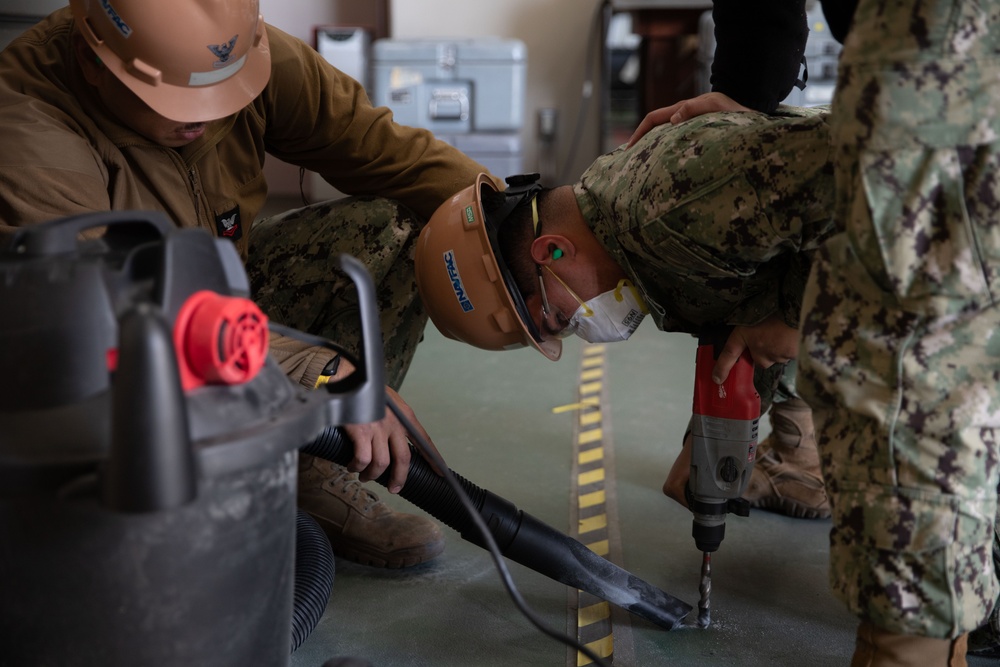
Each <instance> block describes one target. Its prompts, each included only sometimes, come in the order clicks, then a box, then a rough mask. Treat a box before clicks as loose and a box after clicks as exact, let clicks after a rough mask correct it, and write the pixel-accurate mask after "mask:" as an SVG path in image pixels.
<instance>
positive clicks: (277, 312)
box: [0, 0, 484, 567]
mask: <svg viewBox="0 0 1000 667" xmlns="http://www.w3.org/2000/svg"><path fill="white" fill-rule="evenodd" d="M0 138H2V142H0V143H2V145H3V160H2V164H0V243H6V242H7V240H8V239H9V238H10V236H12V235H13V234H14V233H15V231H16V228H17V227H19V226H22V225H29V224H36V223H40V222H44V221H47V220H51V219H55V218H60V217H63V216H68V215H74V214H80V213H88V212H94V211H109V210H128V209H140V210H157V211H162V212H164V213H166V214H167V216H168V217H169V218H170V219H172V220H173V221H174V222H175V223H176V224H177V225H178V226H180V227H201V228H204V229H206V230H208V231H209V232H210V233H212V234H213V235H216V236H218V237H220V238H223V239H228V240H230V241H232V242H233V243H234V244H235V246H236V248H237V250H238V252H239V253H240V254H241V256H242V257H243V258H244V259H245V260H246V262H247V272H248V273H249V275H250V277H251V281H252V284H253V288H254V292H255V293H254V295H253V296H254V298H255V300H256V301H257V302H258V303H259V304H260V305H261V306H262V307H263V309H264V310H265V312H266V313H267V314H268V315H269V317H270V318H271V319H272V320H274V321H276V322H280V323H282V324H284V325H287V326H291V327H294V328H297V329H301V330H305V331H307V332H310V333H313V334H318V335H322V336H326V337H328V338H330V339H332V340H333V341H334V342H335V343H338V344H340V345H342V346H344V347H346V348H348V349H354V350H356V347H357V339H358V333H359V332H358V331H357V328H358V327H357V322H358V318H357V317H356V305H355V304H356V296H355V295H354V293H353V291H352V290H351V289H349V285H350V283H349V281H348V280H347V278H346V276H344V275H343V274H341V273H339V272H338V271H337V270H336V269H335V268H334V262H333V258H334V257H335V255H336V254H337V253H340V252H347V253H350V254H352V255H355V256H356V257H358V258H360V259H361V261H362V262H364V263H365V264H366V265H367V267H368V268H369V270H370V271H371V273H372V274H373V277H374V280H375V282H376V290H377V292H378V300H379V304H378V305H379V307H380V308H381V311H382V326H383V338H384V340H385V341H386V358H387V361H388V365H389V368H388V378H389V382H390V385H391V386H390V388H389V393H390V395H392V396H395V397H396V398H397V399H398V395H396V394H395V391H394V390H395V389H396V388H398V387H399V385H400V383H401V382H402V379H403V376H404V375H405V373H406V369H407V367H408V364H409V361H410V359H411V357H412V355H413V352H414V349H415V346H416V344H417V341H418V340H419V339H420V336H421V331H422V328H423V326H424V322H425V316H424V315H423V314H422V312H421V308H420V304H419V300H418V299H417V297H416V291H415V288H414V284H413V266H412V260H411V254H412V250H413V244H414V242H415V240H416V237H417V234H418V232H419V229H420V226H421V224H422V220H423V219H426V217H428V216H429V215H430V214H431V213H432V212H433V211H434V209H435V208H436V207H437V206H438V204H440V203H441V202H442V201H444V200H445V199H446V198H447V197H448V196H449V195H451V194H452V193H453V192H455V190H457V189H459V188H461V187H463V186H465V185H467V184H469V183H472V182H474V181H475V179H476V177H477V175H478V174H479V173H480V172H482V171H483V170H484V168H483V167H482V165H480V164H478V163H476V162H474V161H473V160H470V159H469V158H468V157H466V156H465V155H463V154H462V153H460V152H459V151H457V150H456V149H454V148H452V147H451V146H449V145H447V144H445V143H443V142H441V141H437V140H436V139H435V138H434V137H433V135H432V134H431V133H430V132H428V131H426V130H420V129H415V128H408V127H404V126H401V125H398V124H396V123H395V122H394V121H393V119H392V114H391V113H390V111H389V110H388V109H385V108H374V107H372V105H371V103H370V102H369V100H368V97H367V95H366V94H365V91H364V90H363V89H362V87H361V86H360V84H358V83H357V82H356V81H354V80H353V79H351V78H350V77H348V76H346V75H344V74H343V73H342V72H339V71H338V70H336V69H335V68H333V67H332V66H331V65H329V64H328V63H327V62H326V61H325V60H324V59H323V58H322V57H320V55H319V54H318V53H317V52H316V51H315V49H313V48H311V47H310V46H309V45H307V44H305V43H304V42H303V41H302V40H299V39H296V38H294V37H292V36H290V35H287V34H285V33H284V32H282V31H281V30H278V29H276V28H274V27H273V26H270V25H266V24H265V23H264V21H263V18H262V17H260V14H259V6H258V0H224V1H220V0H175V1H174V2H147V1H145V0H110V1H106V2H87V1H85V0H71V1H70V3H69V6H68V7H65V8H63V9H60V10H58V11H56V12H54V13H53V14H51V15H50V16H49V17H47V18H46V19H44V20H43V21H41V22H40V23H39V24H38V25H36V26H34V27H33V28H31V29H29V30H28V31H26V32H25V33H24V34H23V35H22V36H21V37H19V38H18V39H16V40H14V41H13V42H12V43H11V44H9V45H8V46H7V47H6V48H5V49H4V50H3V52H2V54H0ZM268 155H272V156H275V157H277V158H280V159H282V160H285V161H287V162H290V163H292V164H295V165H298V166H300V167H302V168H305V169H312V170H314V171H316V172H318V173H319V174H321V175H322V176H323V177H324V178H325V179H326V180H327V181H329V182H330V183H332V184H333V185H335V186H336V187H337V188H338V189H340V190H341V191H342V192H346V193H350V194H352V195H356V196H358V198H356V199H352V200H347V201H345V202H341V203H337V204H319V205H314V206H309V207H306V208H304V209H300V210H298V211H293V212H290V213H287V214H285V215H281V216H277V217H275V218H272V219H270V220H265V221H261V222H259V223H257V224H253V226H252V227H251V224H252V223H254V221H255V219H256V218H257V216H258V214H259V212H260V210H261V208H262V206H263V205H264V202H265V200H266V198H267V182H266V180H265V177H264V172H263V166H264V162H265V159H266V158H267V156H268ZM272 353H273V354H274V355H275V356H276V357H277V358H278V359H279V360H280V361H281V363H282V365H283V367H284V368H286V370H288V372H289V374H290V375H291V376H292V377H293V378H295V379H296V380H298V381H300V382H302V383H304V384H305V385H306V386H308V387H315V386H316V383H317V382H322V381H324V380H327V379H329V378H330V377H339V376H342V375H343V374H345V373H347V372H349V371H350V368H349V364H347V363H343V364H340V365H339V367H336V368H335V366H336V361H335V358H334V356H333V355H332V354H331V353H329V352H328V351H326V350H325V349H315V348H311V347H310V346H308V345H304V344H301V343H299V342H298V341H290V340H287V339H283V338H281V337H277V339H276V340H275V341H273V345H272ZM404 406H405V404H404ZM407 409H408V408H407ZM411 414H412V413H411ZM344 428H345V430H346V431H347V433H348V435H349V436H350V438H351V440H352V441H353V444H354V450H355V458H354V460H353V461H352V462H351V464H350V465H349V468H350V469H351V470H354V471H357V472H360V476H361V478H362V479H364V480H369V479H374V478H376V477H378V476H380V475H381V474H382V473H383V472H384V471H386V470H388V471H389V474H390V481H389V487H390V491H393V492H395V491H398V490H399V488H400V487H401V486H402V485H403V483H404V481H405V478H406V473H407V469H408V463H409V456H410V452H409V448H408V447H407V434H406V432H405V430H404V429H403V427H402V424H401V423H400V422H399V421H398V420H397V419H396V418H395V416H394V415H393V414H391V413H388V414H387V416H386V417H385V418H384V419H383V420H381V421H379V422H376V423H374V424H352V425H345V426H344ZM299 472H300V476H299V503H300V506H301V507H303V508H304V509H305V510H307V511H308V512H309V513H310V514H312V515H313V516H314V517H315V518H316V519H317V520H318V521H319V522H320V523H321V524H322V525H323V527H324V529H325V530H326V532H327V535H328V536H329V537H330V539H331V542H332V543H333V545H334V550H335V552H336V553H338V554H339V555H342V556H346V557H349V558H352V559H355V560H358V561H361V562H364V563H367V564H371V565H381V566H387V567H403V566H407V565H412V564H414V563H418V562H421V561H425V560H428V559H430V558H433V557H434V556H436V555H437V554H439V553H440V552H441V550H442V549H443V547H444V540H443V535H442V533H441V530H440V528H439V527H438V526H437V525H436V524H435V523H433V522H432V521H430V520H429V519H427V518H426V517H424V516H419V515H407V514H401V513H396V512H393V511H391V510H390V509H389V508H388V506H386V505H385V504H384V503H382V502H381V501H380V500H379V499H378V498H377V497H376V496H375V495H374V494H373V493H371V492H369V491H367V490H365V489H364V488H363V487H361V486H360V483H359V482H358V477H357V475H356V474H353V473H349V472H348V470H347V469H345V468H344V467H342V466H336V465H333V464H331V463H329V462H325V461H322V460H319V459H313V458H312V457H306V456H303V457H301V459H300V471H299Z"/></svg>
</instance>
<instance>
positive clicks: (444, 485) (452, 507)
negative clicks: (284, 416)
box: [300, 427, 519, 551]
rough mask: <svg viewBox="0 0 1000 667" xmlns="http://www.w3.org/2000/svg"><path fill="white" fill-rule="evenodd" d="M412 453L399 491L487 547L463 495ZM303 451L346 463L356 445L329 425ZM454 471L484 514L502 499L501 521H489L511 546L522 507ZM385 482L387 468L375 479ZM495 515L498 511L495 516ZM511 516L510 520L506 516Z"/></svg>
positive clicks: (498, 537)
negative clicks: (486, 506)
mask: <svg viewBox="0 0 1000 667" xmlns="http://www.w3.org/2000/svg"><path fill="white" fill-rule="evenodd" d="M410 449H411V456H410V469H409V472H408V474H407V476H406V484H405V485H404V486H403V490H402V491H400V492H399V495H400V496H401V497H403V498H405V499H406V500H409V501H410V502H411V503H413V504H414V505H416V506H417V507H419V508H421V509H423V510H425V511H426V512H427V513H429V514H431V515H432V516H434V517H435V518H437V519H438V520H439V521H441V522H442V523H444V524H445V525H447V526H448V527H450V528H452V529H454V530H456V531H458V532H459V534H461V536H462V539H464V540H467V541H469V542H472V543H473V544H476V545H478V546H480V547H485V546H486V542H485V539H484V538H483V537H482V536H481V535H480V534H479V531H478V530H477V529H476V525H475V522H474V521H473V520H472V518H471V517H470V516H469V514H468V512H466V510H465V507H464V506H463V505H462V501H461V499H460V498H459V497H458V495H457V494H456V493H455V490H454V489H453V488H452V487H451V486H450V485H449V484H448V480H446V479H445V478H444V477H441V476H440V475H438V474H437V473H435V472H434V470H433V469H432V468H431V467H430V465H429V464H428V463H427V461H425V460H424V458H423V457H422V456H421V455H420V454H419V453H418V452H417V451H416V450H415V449H414V448H413V447H412V445H411V447H410ZM300 451H301V452H302V453H303V454H310V455H312V456H318V457H320V458H321V459H326V460H327V461H333V462H334V463H339V464H340V465H347V464H348V463H350V462H351V459H352V458H354V445H352V444H351V443H350V441H349V440H348V439H347V436H346V434H345V433H344V431H343V430H342V429H340V428H339V427H328V428H326V429H324V430H323V432H322V433H320V435H319V437H317V438H316V439H315V440H313V441H312V442H311V443H309V444H308V445H306V446H305V447H303V448H302V449H301V450H300ZM452 475H454V476H455V479H456V480H458V483H459V484H460V485H461V486H462V490H463V491H465V494H466V495H467V496H469V500H471V501H472V505H473V507H475V508H476V510H477V511H478V512H479V513H480V514H482V513H483V507H484V506H485V505H488V504H493V503H488V501H494V503H495V502H499V503H500V504H501V505H502V507H501V508H499V509H500V510H506V511H502V515H503V516H501V520H500V522H499V524H498V525H493V524H491V525H490V529H491V532H492V533H493V537H494V539H495V540H496V542H497V546H498V547H499V548H500V550H501V551H503V550H504V549H505V548H506V547H507V546H509V544H510V541H511V539H513V537H514V534H515V533H516V532H517V527H518V526H517V523H518V522H517V521H516V519H517V514H519V510H517V508H516V507H514V506H513V505H512V504H510V503H508V502H506V501H504V500H503V499H502V498H499V497H498V496H495V495H494V494H492V493H490V492H488V491H486V490H485V489H483V488H481V487H479V486H476V485H475V484H473V483H472V482H470V481H469V480H467V479H465V478H464V477H462V476H461V475H459V474H458V473H456V472H455V471H452ZM375 481H376V482H378V483H379V484H381V485H382V486H387V485H388V481H389V473H388V471H387V472H385V473H383V474H382V476H381V477H379V478H378V479H377V480H375ZM493 518H494V519H495V518H496V515H494V516H493ZM505 519H509V520H505Z"/></svg>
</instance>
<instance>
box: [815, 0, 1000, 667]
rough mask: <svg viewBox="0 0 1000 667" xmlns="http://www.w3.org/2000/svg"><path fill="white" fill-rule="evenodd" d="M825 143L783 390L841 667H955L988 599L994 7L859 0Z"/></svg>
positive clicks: (999, 362) (992, 522)
mask: <svg viewBox="0 0 1000 667" xmlns="http://www.w3.org/2000/svg"><path fill="white" fill-rule="evenodd" d="M825 4H826V3H825ZM830 4H834V3H832V2H831V3H830ZM831 137H832V142H833V158H834V161H835V165H836V178H837V192H836V206H835V215H836V218H837V220H838V223H839V224H840V225H842V233H839V234H837V235H836V236H834V237H833V238H831V239H830V240H829V241H828V242H827V243H826V244H825V245H824V247H823V248H822V249H821V251H820V252H819V253H817V258H816V262H815V265H814V268H813V273H812V276H811V277H810V280H809V283H808V287H807V289H806V294H805V298H804V302H803V319H802V343H801V348H800V350H801V351H800V354H799V358H798V359H799V377H798V388H799V390H800V391H801V392H802V395H803V396H804V397H805V398H806V400H807V401H808V402H809V403H810V405H812V407H813V408H814V414H815V415H816V419H817V424H818V426H819V428H818V433H819V435H820V449H821V453H822V456H823V466H824V473H825V477H826V482H827V486H828V490H829V493H830V498H831V503H832V508H833V530H832V531H831V536H830V542H831V577H832V585H833V590H834V592H835V593H836V594H837V595H838V596H839V597H840V598H841V599H842V600H844V601H845V602H846V603H847V605H848V607H849V608H850V609H851V611H853V612H854V613H855V614H857V615H858V616H859V617H860V618H861V619H862V623H861V625H860V627H859V630H858V645H857V650H856V653H855V663H852V664H859V665H861V664H864V665H869V664H871V665H913V666H917V665H919V666H920V667H924V666H929V665H945V664H947V665H953V664H954V665H964V664H965V658H964V655H965V649H964V643H965V641H966V633H969V632H970V631H972V630H974V629H976V628H977V627H978V626H980V625H982V624H983V623H984V622H985V621H986V619H987V617H988V616H989V615H990V611H991V609H993V608H994V606H995V604H996V600H997V596H998V592H1000V591H998V583H997V576H996V572H995V570H994V558H993V545H994V531H995V530H996V526H997V510H998V504H997V489H998V484H1000V465H998V462H1000V448H998V440H997V433H998V431H997V429H998V427H1000V389H998V379H1000V312H998V308H997V301H998V299H1000V4H998V3H996V2H960V1H958V0H948V1H942V0H895V1H894V2H884V1H874V0H861V2H859V3H858V6H857V9H856V11H855V12H854V16H853V21H852V23H851V28H850V32H849V33H848V35H847V38H846V40H844V49H843V52H842V55H841V60H840V70H839V75H838V84H837V90H836V93H835V97H834V103H833V106H832V112H831ZM994 618H995V615H994ZM994 628H995V625H994ZM994 639H995V637H994ZM971 648H978V647H976V646H972V647H971Z"/></svg>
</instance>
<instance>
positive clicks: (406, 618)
mask: <svg viewBox="0 0 1000 667" xmlns="http://www.w3.org/2000/svg"><path fill="white" fill-rule="evenodd" d="M589 349H591V348H589V347H588V346H587V345H586V343H583V342H581V341H579V340H578V339H575V338H574V339H571V340H570V341H568V344H567V346H566V349H565V351H564V354H563V358H562V360H560V361H559V362H555V363H553V362H550V361H548V360H546V359H544V358H543V357H542V356H541V355H539V354H537V353H536V352H534V351H531V350H519V351H514V352H501V353H490V352H483V351H481V350H476V349H473V348H471V347H468V346H465V345H463V344H460V343H456V342H454V341H450V340H448V339H445V338H444V337H443V336H441V335H440V334H439V333H438V332H437V331H436V330H435V329H434V328H433V327H432V326H431V327H428V330H427V334H426V339H425V341H424V342H423V343H422V344H421V347H420V348H419V350H418V353H417V356H416V359H415V361H414V365H413V367H412V369H411V371H410V373H409V375H408V377H407V380H406V383H405V384H404V385H403V387H402V391H401V394H402V396H403V397H404V399H406V400H407V401H408V402H409V403H410V405H411V406H412V407H413V408H414V409H415V410H416V413H417V415H418V417H419V418H420V420H421V422H422V424H423V425H424V427H425V428H426V429H427V430H428V432H429V433H430V434H431V437H432V438H433V439H434V442H435V444H436V445H437V447H438V449H439V450H440V451H441V453H442V455H443V456H444V457H445V459H446V460H447V461H448V464H449V467H451V469H452V470H454V471H456V472H458V473H460V474H461V475H462V476H464V477H465V478H467V479H468V480H470V481H471V482H473V483H474V484H476V485H478V486H480V487H483V488H485V489H488V490H490V491H492V492H493V493H495V494H498V495H500V496H502V497H504V498H506V499H507V500H510V501H511V502H513V503H514V504H516V505H517V506H518V507H519V508H520V509H521V510H523V511H524V512H526V513H528V514H530V515H532V516H534V517H535V518H537V519H540V520H541V521H543V522H545V523H547V524H548V525H550V526H552V527H554V528H556V529H558V530H559V531H565V532H567V533H569V532H570V531H571V530H574V529H575V528H574V527H572V526H571V520H572V517H573V514H572V511H573V500H574V496H573V484H572V482H573V475H572V465H573V460H574V445H575V442H576V440H575V435H574V425H575V423H576V420H577V419H578V415H579V414H580V413H579V412H578V411H574V410H571V409H566V408H565V407H564V406H568V405H572V404H574V403H578V402H579V395H578V388H579V387H580V386H581V384H582V379H581V378H582V376H581V371H582V369H581V359H582V357H583V356H584V355H585V353H586V352H587V351H588V350H589ZM694 352H695V341H694V339H693V338H691V337H688V336H685V335H681V334H663V333H661V332H658V331H657V330H656V329H655V327H653V325H652V324H650V323H645V324H644V325H643V326H641V327H640V328H639V331H638V332H637V333H636V334H635V336H634V337H633V338H632V340H630V341H629V342H627V343H619V344H617V345H608V346H606V347H605V350H604V353H603V358H604V366H603V375H602V377H601V384H602V386H603V392H602V394H601V398H600V402H601V407H602V410H603V413H602V414H603V420H602V427H603V432H604V433H603V441H604V445H605V449H606V450H607V451H606V454H605V458H606V462H605V469H606V473H607V479H606V482H605V484H606V486H607V493H608V498H609V502H608V508H609V510H616V512H615V511H609V513H608V521H609V524H610V525H609V534H610V535H612V537H614V536H615V533H617V534H618V535H619V536H620V558H619V559H618V560H617V562H618V564H619V565H621V566H622V567H624V568H625V569H626V570H628V571H629V572H631V573H632V574H634V575H636V576H638V577H640V578H641V579H644V580H645V581H647V582H649V583H650V584H652V585H654V586H656V587H658V588H660V589H662V590H664V591H667V592H668V593H670V594H672V595H674V596H676V597H678V598H681V599H682V600H684V601H686V602H688V603H690V604H692V605H695V604H697V601H698V583H699V574H700V565H701V554H700V552H698V551H697V550H696V548H695V546H694V541H693V539H692V538H691V536H690V531H691V515H690V513H688V512H687V511H686V510H684V509H683V508H681V507H680V506H678V505H676V504H674V503H673V502H672V501H669V500H668V499H666V498H665V497H664V496H663V495H662V493H661V492H660V486H661V484H662V482H663V479H664V476H665V475H666V472H667V470H668V468H669V466H670V464H671V462H672V461H673V459H674V457H675V456H676V453H677V452H678V451H679V448H680V439H681V435H682V433H683V431H684V428H685V426H686V423H687V420H688V417H689V414H690V409H691V407H690V406H691V389H692V384H693V367H694ZM764 422H765V423H764V427H763V429H762V436H763V434H766V432H767V428H768V427H767V424H766V418H765V420H764ZM375 490H377V491H378V492H380V495H381V496H382V497H383V498H385V499H386V501H387V502H389V503H390V504H391V505H392V506H393V507H395V508H397V509H399V510H402V511H411V512H421V510H419V509H418V508H416V507H415V506H414V505H412V504H410V503H409V502H408V501H406V500H403V499H402V498H398V497H389V496H388V494H387V493H385V492H384V489H382V488H381V487H376V488H375ZM828 530H829V521H806V520H796V519H789V518H787V517H784V516H780V515H776V514H772V513H768V512H764V511H754V512H752V513H751V516H749V517H747V518H739V517H731V518H730V519H729V521H728V522H727V537H726V540H725V541H724V542H723V544H722V547H721V549H720V550H719V551H718V552H717V553H716V554H715V556H714V558H713V582H712V585H713V589H712V620H713V622H712V625H711V627H710V628H709V629H707V630H694V629H680V630H672V631H666V630H663V629H661V628H660V627H659V626H657V625H654V624H653V623H651V622H649V621H647V620H645V619H643V618H640V617H638V616H635V615H632V614H627V613H624V612H621V611H620V610H617V609H616V611H615V612H614V613H613V614H612V617H611V619H612V628H611V631H610V637H611V641H612V642H613V664H614V665H619V666H622V667H624V666H627V665H634V666H638V667H646V666H651V665H692V666H693V665H703V666H711V665H719V666H743V665H745V666H755V665H760V666H765V665H767V666H769V667H770V666H775V665H796V666H798V665H810V667H823V666H826V665H830V666H833V665H846V664H848V662H849V659H850V655H851V652H852V648H853V629H854V620H853V618H851V617H850V616H849V615H848V614H847V613H846V611H845V610H844V609H843V608H842V606H841V605H840V603H838V602H837V601H836V600H834V599H833V597H832V596H831V594H830V593H829V591H828V588H827V583H826V567H827V546H826V544H827V532H828ZM445 532H446V535H447V548H446V550H445V553H444V554H443V555H442V556H441V557H440V558H438V559H437V560H435V561H433V562H431V563H428V564H424V565H421V566H418V567H416V568H412V569H409V570H403V571H386V570H378V569H372V568H368V567H362V566H358V565H354V564H351V563H347V562H345V561H341V560H338V561H337V574H336V579H335V582H334V591H333V595H332V597H331V600H330V603H329V606H328V608H327V611H326V614H325V616H324V617H323V618H322V619H321V621H320V623H319V625H318V627H317V628H316V629H315V630H314V631H313V633H312V635H311V636H310V637H309V638H308V639H307V640H306V642H305V643H304V644H303V646H302V647H301V648H299V650H298V651H297V652H296V653H295V654H294V655H293V656H292V666H293V667H306V666H313V665H315V666H316V667H319V666H320V665H322V664H323V662H324V661H326V660H328V659H330V658H333V657H335V656H354V657H359V658H364V659H366V660H368V661H369V662H370V663H371V664H372V665H374V666H375V667H392V666H396V665H407V666H417V665H434V666H441V667H443V666H455V667H459V666H463V667H464V666H468V665H483V666H487V665H497V666H500V665H517V666H530V665H576V664H578V662H577V655H576V652H575V651H571V650H570V649H568V648H567V647H566V646H565V645H564V644H563V643H561V642H559V641H556V640H555V639H552V638H551V637H549V636H548V635H546V634H543V632H541V631H540V630H538V629H536V627H535V626H534V625H532V624H531V623H530V622H529V621H528V620H527V619H526V618H525V617H524V616H523V615H522V614H521V613H520V612H519V611H518V609H517V608H516V606H515V604H514V603H513V601H512V599H511V597H510V596H509V595H508V594H507V592H506V591H505V589H504V588H503V585H502V582H501V579H500V577H499V575H498V574H497V571H496V570H495V568H494V565H493V561H492V560H491V558H490V556H489V554H488V553H487V552H486V551H485V550H483V549H481V548H479V547H477V546H474V545H472V544H471V543H469V542H466V541H464V540H462V539H461V537H460V536H459V535H458V534H457V533H456V532H455V531H453V530H451V529H448V528H446V529H445ZM613 556H614V551H612V557H613ZM508 562H509V561H508ZM509 563H510V562H509ZM509 567H510V571H511V573H512V576H513V579H514V581H515V582H516V585H517V586H518V588H519V589H520V591H521V593H522V594H523V596H524V598H525V600H526V601H527V603H528V604H529V605H530V606H531V608H532V609H533V610H534V612H535V613H537V614H538V615H539V616H540V617H541V619H543V620H544V622H545V623H546V624H547V625H548V626H549V627H551V628H552V629H554V630H555V631H558V632H560V633H565V632H567V628H571V629H572V632H574V633H575V632H576V621H577V616H576V613H575V611H573V605H574V604H575V592H574V590H573V589H571V588H569V587H567V586H565V585H563V584H560V583H558V582H555V581H553V580H551V579H549V578H547V577H545V576H543V575H540V574H538V573H536V572H534V571H533V570H530V569H528V568H526V567H524V566H521V565H519V564H517V563H510V564H509Z"/></svg>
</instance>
